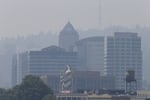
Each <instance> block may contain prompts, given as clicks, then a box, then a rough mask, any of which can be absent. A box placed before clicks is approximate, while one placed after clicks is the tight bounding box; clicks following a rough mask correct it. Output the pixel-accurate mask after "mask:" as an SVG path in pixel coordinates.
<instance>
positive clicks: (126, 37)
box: [105, 32, 143, 89]
mask: <svg viewBox="0 0 150 100" xmlns="http://www.w3.org/2000/svg"><path fill="white" fill-rule="evenodd" d="M105 62H106V65H105V68H106V73H107V74H108V75H110V76H114V77H116V88H117V89H125V77H126V72H127V71H128V70H132V71H134V72H135V79H136V80H137V89H141V88H142V77H143V75H142V51H141V37H139V36H138V34H137V33H130V32H116V33H115V34H114V36H109V37H107V44H106V59H105Z"/></svg>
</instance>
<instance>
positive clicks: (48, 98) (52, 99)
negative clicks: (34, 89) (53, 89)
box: [42, 94, 56, 100]
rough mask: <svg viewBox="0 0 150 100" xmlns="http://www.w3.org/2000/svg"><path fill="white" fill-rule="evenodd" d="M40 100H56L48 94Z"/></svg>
mask: <svg viewBox="0 0 150 100" xmlns="http://www.w3.org/2000/svg"><path fill="white" fill-rule="evenodd" d="M42 100H56V97H55V96H54V95H52V94H48V95H46V96H44V98H43V99H42Z"/></svg>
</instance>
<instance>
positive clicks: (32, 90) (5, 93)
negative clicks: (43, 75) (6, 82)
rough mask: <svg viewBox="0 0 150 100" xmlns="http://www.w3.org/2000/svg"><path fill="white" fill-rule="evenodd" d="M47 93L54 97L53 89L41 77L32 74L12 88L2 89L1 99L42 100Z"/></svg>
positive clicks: (0, 90) (0, 91) (0, 92)
mask: <svg viewBox="0 0 150 100" xmlns="http://www.w3.org/2000/svg"><path fill="white" fill-rule="evenodd" d="M46 95H50V96H51V97H53V98H54V96H53V92H52V90H51V89H50V88H49V87H48V86H47V85H46V84H45V83H44V82H43V81H42V80H41V79H40V78H39V77H36V76H32V75H28V76H26V77H25V78H24V79H23V81H22V83H21V84H20V85H17V86H15V87H14V88H12V89H8V90H5V89H0V100H42V99H43V98H44V97H45V96H46ZM53 100H54V99H53Z"/></svg>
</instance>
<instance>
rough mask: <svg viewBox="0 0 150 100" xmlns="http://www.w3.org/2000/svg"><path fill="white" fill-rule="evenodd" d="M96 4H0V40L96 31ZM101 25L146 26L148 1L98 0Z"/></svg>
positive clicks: (45, 0)
mask: <svg viewBox="0 0 150 100" xmlns="http://www.w3.org/2000/svg"><path fill="white" fill-rule="evenodd" d="M98 1H99V0H0V36H15V35H27V34H31V33H38V32H40V31H45V32H46V31H50V30H51V31H52V32H59V31H60V30H61V29H62V27H63V26H64V24H65V23H66V22H67V21H68V20H70V21H71V22H72V23H73V24H74V26H75V27H76V28H78V29H88V28H98V17H99V10H98V8H99V7H98V5H99V3H98ZM101 1H102V3H101V5H102V7H101V8H102V10H101V12H102V13H101V15H102V25H103V27H108V26H111V25H123V26H131V27H133V26H135V25H137V24H140V25H142V26H150V11H149V10H150V6H149V5H150V0H101Z"/></svg>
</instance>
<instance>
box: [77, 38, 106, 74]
mask: <svg viewBox="0 0 150 100" xmlns="http://www.w3.org/2000/svg"><path fill="white" fill-rule="evenodd" d="M77 51H78V57H79V61H80V62H79V63H80V66H81V68H83V70H88V71H99V72H100V74H103V70H104V37H89V38H85V39H82V40H80V41H78V42H77Z"/></svg>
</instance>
